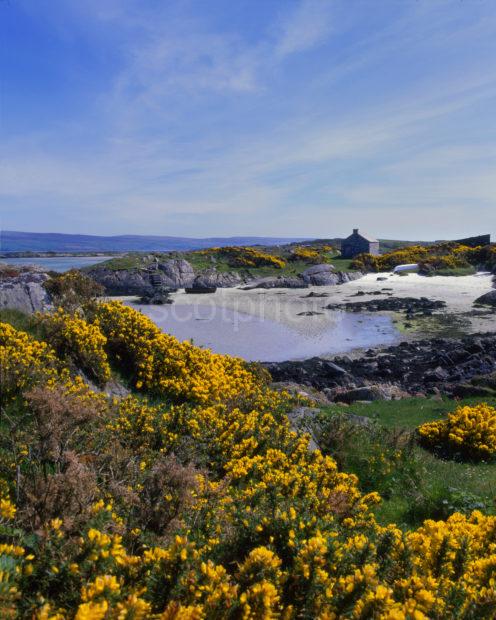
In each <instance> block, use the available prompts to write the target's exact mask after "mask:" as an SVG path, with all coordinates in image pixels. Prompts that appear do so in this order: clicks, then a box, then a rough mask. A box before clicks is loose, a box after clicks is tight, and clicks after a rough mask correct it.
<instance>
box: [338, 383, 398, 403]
mask: <svg viewBox="0 0 496 620" xmlns="http://www.w3.org/2000/svg"><path fill="white" fill-rule="evenodd" d="M334 399H335V400H336V401H339V402H342V403H356V402H359V401H374V400H391V397H390V396H389V395H388V393H387V391H386V390H385V389H384V388H383V387H382V386H378V385H366V386H364V387H358V388H354V389H352V390H346V391H345V392H340V393H339V394H336V395H335V397H334Z"/></svg>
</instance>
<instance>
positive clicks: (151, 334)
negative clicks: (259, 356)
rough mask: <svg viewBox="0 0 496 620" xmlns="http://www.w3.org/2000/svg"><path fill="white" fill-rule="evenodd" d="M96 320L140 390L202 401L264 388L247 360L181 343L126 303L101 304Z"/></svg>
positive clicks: (179, 399) (112, 352)
mask: <svg viewBox="0 0 496 620" xmlns="http://www.w3.org/2000/svg"><path fill="white" fill-rule="evenodd" d="M93 321H94V322H96V324H97V325H98V328H99V330H100V331H101V332H102V333H103V334H104V336H105V337H106V338H107V351H108V352H109V354H110V356H111V358H112V359H113V360H115V362H116V364H120V365H121V367H122V369H123V370H124V371H125V373H126V374H127V375H128V376H129V377H131V378H132V380H133V382H134V385H135V387H136V389H138V390H143V391H148V392H153V393H154V394H156V395H160V396H164V397H167V398H169V399H171V400H173V401H176V402H185V401H189V402H196V403H210V402H218V401H220V400H229V399H237V398H239V397H242V396H243V395H246V394H248V393H250V394H254V393H258V392H259V389H260V385H259V381H257V379H256V377H255V376H254V375H253V373H251V372H250V370H249V369H248V366H247V364H246V363H245V362H244V361H243V360H241V359H238V358H234V357H229V356H223V355H216V354H213V353H211V352H210V351H208V350H205V349H200V348H199V347H196V346H194V345H192V344H190V343H189V342H179V341H178V340H177V339H176V338H173V337H172V336H168V335H167V334H164V333H163V332H161V331H160V329H159V328H158V327H157V326H156V325H155V324H154V323H153V322H152V321H151V320H150V319H149V318H148V317H146V316H144V315H142V314H140V313H139V312H136V311H135V310H133V309H132V308H128V307H126V306H124V305H123V304H122V303H120V302H110V303H106V304H99V305H98V308H97V309H96V311H95V313H94V318H93Z"/></svg>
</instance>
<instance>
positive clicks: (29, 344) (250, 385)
mask: <svg viewBox="0 0 496 620" xmlns="http://www.w3.org/2000/svg"><path fill="white" fill-rule="evenodd" d="M62 288H64V287H62ZM64 298H65V299H67V300H68V301H71V300H73V297H71V296H70V295H67V291H66V294H65V296H62V299H64ZM90 301H91V300H90ZM11 318H12V319H13V320H16V321H19V320H20V318H19V316H17V317H16V316H14V315H11ZM35 323H36V324H35V325H32V327H31V329H32V334H34V335H36V338H34V337H33V336H32V335H29V334H28V333H26V332H24V331H22V330H19V329H16V328H15V327H13V326H12V325H10V324H8V323H1V324H0V364H1V368H2V374H1V381H2V386H1V387H2V403H1V407H2V409H1V418H0V426H1V434H0V479H1V480H2V482H1V485H0V492H1V498H0V519H1V521H0V536H1V542H0V570H1V580H0V617H2V618H37V619H39V620H40V619H50V618H51V619H52V620H61V619H64V618H76V619H77V620H83V619H94V620H96V619H105V620H108V619H116V620H117V619H119V620H125V619H127V620H130V619H145V618H156V619H158V618H160V619H163V620H170V619H175V618H177V619H202V618H208V619H214V618H215V619H217V618H244V619H258V618H267V619H272V618H286V619H290V618H308V619H312V618H322V619H337V618H355V619H360V618H361V619H366V618H378V619H379V618H380V619H389V620H400V619H407V618H414V619H415V620H422V619H425V618H433V619H439V620H441V619H445V618H448V619H449V618H452V619H455V618H466V619H469V618H470V619H476V618H488V619H489V618H494V615H495V613H496V591H495V588H494V575H495V570H496V518H495V517H493V516H492V515H490V514H484V513H483V512H481V511H474V512H472V513H470V514H468V511H466V512H467V514H463V513H462V512H459V511H456V512H454V513H453V514H451V515H449V516H448V515H446V516H447V518H446V519H445V520H441V521H433V520H430V521H426V522H425V523H423V524H422V525H421V526H420V527H418V528H417V529H412V530H410V531H405V530H403V529H402V528H400V527H398V526H397V525H394V524H392V523H389V524H387V525H381V524H379V523H378V522H377V520H376V518H375V515H374V511H375V510H377V506H379V505H380V497H379V494H378V493H377V492H376V489H375V488H372V486H373V485H372V484H370V486H371V490H370V491H366V490H365V488H364V487H365V484H366V481H359V480H358V478H357V477H356V476H355V475H354V474H353V473H346V472H341V471H339V469H338V467H337V465H336V461H335V460H334V459H333V458H331V456H327V455H324V454H322V453H321V452H320V451H310V450H309V448H308V437H306V436H300V435H298V434H297V433H295V432H294V431H292V430H291V428H290V426H289V423H288V419H287V417H286V415H285V414H286V412H287V411H288V410H289V409H290V408H291V407H293V406H294V404H295V403H294V401H293V400H292V399H291V398H290V397H289V396H288V395H287V394H284V393H277V392H274V391H273V390H272V389H271V388H270V385H269V378H268V377H267V375H266V374H265V373H264V372H263V371H262V370H261V369H259V368H258V367H257V366H253V365H248V364H246V363H245V362H243V361H242V360H240V359H236V358H232V357H228V356H220V355H214V354H211V353H210V352H208V351H205V350H201V349H198V348H197V347H194V346H192V345H189V344H187V343H179V342H178V341H177V340H175V339H174V338H172V337H170V336H167V335H165V334H162V333H161V332H160V331H159V330H158V329H157V328H156V327H155V326H154V325H153V323H151V321H150V320H149V319H148V318H146V317H144V316H143V315H141V314H140V313H138V312H136V311H135V310H133V309H130V308H127V307H125V306H123V305H121V304H120V303H117V302H112V303H85V304H84V307H82V308H81V307H80V308H76V309H74V308H73V307H72V305H71V307H69V306H66V307H64V308H62V309H61V310H59V311H58V312H57V313H56V314H55V315H53V316H39V317H37V318H36V319H35ZM44 338H46V339H49V340H50V344H49V343H48V342H47V341H46V340H44ZM52 345H53V346H52ZM53 347H55V348H53ZM90 371H91V373H92V376H91V384H90V383H88V382H89V381H90V377H89V374H90ZM117 378H118V379H119V383H118V384H117ZM123 384H124V385H127V386H128V388H129V389H130V390H131V393H129V394H127V395H122V396H117V395H116V388H118V390H117V391H118V392H119V393H122V385H123ZM91 386H92V387H91ZM97 386H99V387H100V388H101V389H98V388H97ZM103 390H106V391H103ZM383 449H384V451H385V455H386V458H389V455H388V453H387V450H388V449H389V448H388V446H387V444H384V445H383ZM336 453H337V451H336ZM337 456H339V454H337ZM432 458H434V456H433V457H432ZM383 486H384V485H383ZM381 490H382V489H381Z"/></svg>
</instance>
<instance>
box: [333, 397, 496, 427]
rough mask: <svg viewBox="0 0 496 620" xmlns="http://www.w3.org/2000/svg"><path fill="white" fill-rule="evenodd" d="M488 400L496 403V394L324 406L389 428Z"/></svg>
mask: <svg viewBox="0 0 496 620" xmlns="http://www.w3.org/2000/svg"><path fill="white" fill-rule="evenodd" d="M481 402H488V403H489V404H490V405H492V406H493V407H496V398H493V399H491V398H489V399H487V398H469V399H465V400H460V401H454V400H450V399H449V398H445V399H443V400H437V399H436V400H435V399H432V398H403V399H401V400H378V401H374V402H372V403H356V404H354V405H351V406H349V407H346V406H343V405H338V404H336V405H329V406H327V407H322V411H325V412H327V413H329V414H331V415H334V414H337V413H354V414H356V415H361V416H366V417H368V418H372V419H374V420H377V422H379V423H380V424H381V425H383V426H385V427H386V428H402V429H415V428H417V426H418V425H419V424H422V423H423V422H432V421H433V420H440V419H441V418H443V417H444V416H445V415H446V414H447V413H449V412H450V411H453V409H454V408H456V407H457V406H458V405H473V404H475V403H481Z"/></svg>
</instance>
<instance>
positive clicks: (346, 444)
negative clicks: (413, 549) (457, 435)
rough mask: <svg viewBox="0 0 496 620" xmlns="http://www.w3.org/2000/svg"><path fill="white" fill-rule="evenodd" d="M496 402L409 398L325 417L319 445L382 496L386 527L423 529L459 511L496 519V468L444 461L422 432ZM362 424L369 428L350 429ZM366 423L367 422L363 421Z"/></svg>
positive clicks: (380, 513)
mask: <svg viewBox="0 0 496 620" xmlns="http://www.w3.org/2000/svg"><path fill="white" fill-rule="evenodd" d="M482 401H485V402H489V404H490V405H492V406H496V399H489V400H488V399H481V398H471V399H470V401H469V400H461V401H453V400H449V399H442V400H437V399H436V400H434V399H422V398H408V399H404V400H399V401H379V402H374V403H370V404H365V403H364V404H356V405H352V406H350V407H346V406H339V405H336V406H329V407H324V408H323V409H322V417H321V419H320V420H319V422H318V431H317V432H318V434H319V435H320V443H321V445H322V447H323V449H324V451H325V452H326V453H329V454H330V455H332V456H333V457H334V458H335V459H336V461H337V462H338V464H339V465H340V467H341V468H342V469H343V470H344V471H346V472H348V473H354V474H356V475H357V476H358V478H359V480H360V484H361V487H362V490H364V491H366V490H369V489H374V490H377V491H378V492H379V493H380V494H381V496H382V497H383V502H382V503H381V505H380V506H378V507H377V509H376V515H377V518H378V520H379V521H380V522H381V523H383V524H388V523H391V522H395V523H397V524H399V525H401V526H402V527H403V528H406V529H409V528H412V527H417V526H418V525H419V524H420V523H422V521H423V520H424V519H429V518H432V519H441V518H446V517H447V516H449V515H450V514H452V513H453V512H455V511H458V512H463V513H469V512H471V511H472V510H474V509H482V510H484V511H485V512H489V513H491V514H492V513H494V512H495V500H494V498H495V497H496V463H494V462H492V463H477V464H476V463H469V462H456V461H452V460H443V459H441V458H438V457H436V456H434V455H433V454H432V453H430V452H428V451H427V450H424V449H423V448H422V447H420V446H419V445H418V443H417V441H416V436H415V429H416V428H417V427H418V426H419V425H420V424H422V423H424V422H430V421H434V420H440V419H442V418H444V417H445V416H446V414H447V413H449V412H451V411H453V410H454V409H456V407H457V406H459V405H464V404H467V405H468V404H470V405H474V404H476V403H478V402H482ZM350 413H352V414H354V415H355V416H363V418H365V419H369V420H370V425H363V424H357V420H356V419H355V420H354V421H353V422H351V423H350V422H349V418H347V416H348V414H350ZM362 422H363V423H365V422H366V420H362Z"/></svg>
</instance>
